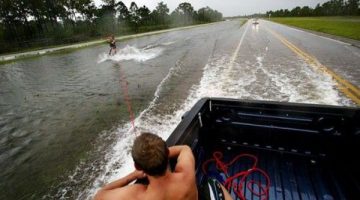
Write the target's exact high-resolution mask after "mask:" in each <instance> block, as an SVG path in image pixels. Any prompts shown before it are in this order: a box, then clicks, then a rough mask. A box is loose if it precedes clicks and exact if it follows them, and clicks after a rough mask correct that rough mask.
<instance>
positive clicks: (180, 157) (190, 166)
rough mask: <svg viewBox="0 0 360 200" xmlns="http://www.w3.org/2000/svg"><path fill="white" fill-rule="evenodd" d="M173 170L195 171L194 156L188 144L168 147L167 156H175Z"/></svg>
mask: <svg viewBox="0 0 360 200" xmlns="http://www.w3.org/2000/svg"><path fill="white" fill-rule="evenodd" d="M176 157H177V163H176V166H175V172H187V173H195V172H194V170H195V158H194V155H193V153H192V151H191V149H190V147H189V146H186V145H179V146H172V147H169V158H176Z"/></svg>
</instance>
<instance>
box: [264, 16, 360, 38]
mask: <svg viewBox="0 0 360 200" xmlns="http://www.w3.org/2000/svg"><path fill="white" fill-rule="evenodd" d="M271 21H274V22H278V23H281V24H286V25H290V26H295V27H299V28H304V29H309V30H313V31H318V32H323V33H328V34H331V35H337V36H342V37H345V38H351V39H355V40H360V17H276V18H272V19H271Z"/></svg>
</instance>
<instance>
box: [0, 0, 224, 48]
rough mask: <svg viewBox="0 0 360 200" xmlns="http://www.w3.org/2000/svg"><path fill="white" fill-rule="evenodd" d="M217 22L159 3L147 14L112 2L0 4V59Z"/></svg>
mask: <svg viewBox="0 0 360 200" xmlns="http://www.w3.org/2000/svg"><path fill="white" fill-rule="evenodd" d="M220 20H222V13H220V12H218V11H216V10H213V9H211V8H209V7H205V8H201V9H199V10H198V11H196V10H195V9H194V8H193V6H192V5H191V4H190V3H181V4H179V6H178V7H177V8H176V9H175V10H174V11H173V12H171V13H170V10H169V8H168V7H167V5H166V4H165V3H163V2H160V3H158V5H157V7H156V8H155V9H154V10H152V11H151V10H150V9H149V8H147V7H146V6H138V5H137V4H136V3H135V2H132V3H131V4H130V7H127V6H126V5H125V4H124V3H123V2H122V1H116V0H103V4H102V5H101V6H100V7H96V6H95V3H94V1H93V0H26V1H25V0H0V53H8V52H11V51H18V50H22V49H26V48H36V47H44V46H51V45H59V44H67V43H74V42H79V41H85V40H89V39H92V38H100V37H104V36H109V35H110V34H114V35H120V34H131V33H138V32H145V31H151V30H159V29H166V28H170V27H177V26H185V25H191V24H199V23H208V22H215V21H220Z"/></svg>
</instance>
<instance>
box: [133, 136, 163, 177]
mask: <svg viewBox="0 0 360 200" xmlns="http://www.w3.org/2000/svg"><path fill="white" fill-rule="evenodd" d="M131 155H132V157H133V159H134V162H135V165H136V166H137V167H139V168H141V170H143V171H144V172H145V173H146V174H148V175H150V176H162V175H164V173H165V172H166V169H167V166H168V156H169V149H168V148H167V145H166V143H165V141H164V140H163V139H161V138H160V137H159V136H157V135H155V134H152V133H142V134H141V135H140V136H138V137H137V138H136V139H135V141H134V145H133V147H132V150H131Z"/></svg>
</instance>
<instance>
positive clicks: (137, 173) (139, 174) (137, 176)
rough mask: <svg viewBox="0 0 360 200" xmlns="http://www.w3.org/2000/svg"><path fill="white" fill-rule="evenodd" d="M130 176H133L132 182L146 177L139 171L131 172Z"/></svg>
mask: <svg viewBox="0 0 360 200" xmlns="http://www.w3.org/2000/svg"><path fill="white" fill-rule="evenodd" d="M132 175H133V176H134V180H136V179H142V178H145V177H146V174H145V173H144V172H143V171H140V170H135V171H134V172H132ZM134 180H133V181H134Z"/></svg>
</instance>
